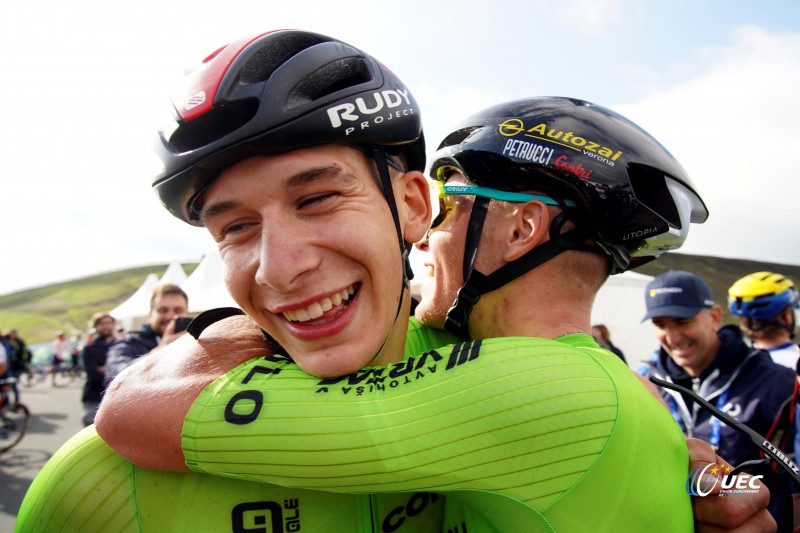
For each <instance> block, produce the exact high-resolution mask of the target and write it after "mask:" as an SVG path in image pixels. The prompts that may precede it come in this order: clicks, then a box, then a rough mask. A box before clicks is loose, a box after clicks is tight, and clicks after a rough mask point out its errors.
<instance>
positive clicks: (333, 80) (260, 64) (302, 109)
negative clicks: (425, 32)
mask: <svg viewBox="0 0 800 533" xmlns="http://www.w3.org/2000/svg"><path fill="white" fill-rule="evenodd" d="M187 81H188V83H187V88H186V91H185V93H184V94H182V95H181V96H180V98H177V99H175V100H173V105H174V111H175V117H174V118H175V122H174V123H173V124H171V125H170V126H169V127H165V128H163V129H162V130H161V131H160V132H159V136H158V142H157V146H156V150H157V153H158V155H159V156H160V158H161V161H162V163H163V170H162V171H161V172H160V173H159V174H158V176H156V177H155V179H154V180H153V187H154V188H155V190H156V193H157V194H158V196H159V198H160V199H161V202H162V203H163V204H164V206H165V207H166V208H167V209H168V210H169V211H170V212H171V213H172V214H173V215H175V216H176V217H178V218H180V219H181V220H183V221H185V222H188V223H190V224H193V225H201V222H200V221H199V218H198V208H199V207H200V206H199V205H198V200H199V199H201V198H202V196H201V195H202V192H203V190H204V189H205V188H206V187H207V186H208V185H209V184H210V183H211V182H212V181H213V180H214V179H215V178H216V176H217V174H218V173H219V171H220V170H222V169H223V168H225V167H226V166H229V165H231V164H233V163H235V162H237V161H239V160H241V159H244V158H246V157H249V156H251V155H257V154H261V155H265V154H274V153H279V152H286V151H290V150H295V149H299V148H305V147H311V146H316V145H321V144H337V143H339V144H350V145H362V146H370V147H376V146H377V147H382V148H383V150H384V151H386V152H388V153H390V154H393V155H396V154H398V153H399V152H400V151H401V150H402V149H403V148H405V150H404V151H403V155H404V157H405V159H406V161H407V163H408V166H409V169H411V170H423V169H424V167H425V144H424V141H423V136H422V126H421V120H420V114H419V108H418V106H417V103H416V101H415V100H414V97H413V96H412V95H411V92H410V91H409V90H408V89H407V88H406V86H405V85H404V84H403V82H401V81H400V80H399V79H398V78H397V77H396V76H395V75H394V74H393V73H392V72H391V71H389V70H388V69H387V68H386V67H385V66H383V65H382V64H381V63H379V62H378V61H377V60H375V59H374V58H373V57H371V56H369V55H368V54H366V53H364V52H362V51H360V50H358V49H356V48H354V47H352V46H350V45H348V44H346V43H343V42H341V41H339V40H336V39H333V38H331V37H326V36H324V35H318V34H315V33H309V32H305V31H295V30H280V31H274V32H269V33H264V34H261V35H256V36H252V37H248V38H244V39H241V40H238V41H236V42H233V43H231V44H229V45H227V46H224V47H222V48H220V49H219V50H217V51H216V52H214V53H212V54H211V55H210V56H208V57H207V58H206V59H204V60H203V62H202V64H201V66H200V67H199V68H198V69H196V70H195V71H193V72H191V73H190V74H189V75H188V79H187ZM381 166H382V165H380V164H378V167H379V172H381V170H382V169H381ZM384 194H386V191H385V190H384ZM392 205H393V203H392Z"/></svg>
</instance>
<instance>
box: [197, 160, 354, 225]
mask: <svg viewBox="0 0 800 533" xmlns="http://www.w3.org/2000/svg"><path fill="white" fill-rule="evenodd" d="M322 179H341V180H342V181H343V182H345V183H346V184H351V183H354V182H355V181H357V178H356V176H355V175H354V174H352V173H351V172H349V171H346V170H344V169H343V168H342V167H340V166H338V165H326V166H320V167H314V168H310V169H307V170H303V171H302V172H298V173H297V174H294V175H293V176H291V177H289V178H288V179H287V180H286V181H284V183H283V189H284V190H290V189H292V188H295V187H300V186H302V185H306V184H309V183H313V182H315V181H317V180H322ZM238 205H239V202H237V201H233V200H223V201H221V202H212V203H208V204H206V205H205V206H204V207H203V208H202V210H201V211H200V221H201V222H202V223H203V225H205V224H206V223H207V222H208V221H209V220H210V219H212V218H214V217H216V216H219V215H221V214H223V213H225V212H226V211H230V210H231V209H234V208H236V207H238Z"/></svg>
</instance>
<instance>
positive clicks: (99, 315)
mask: <svg viewBox="0 0 800 533" xmlns="http://www.w3.org/2000/svg"><path fill="white" fill-rule="evenodd" d="M104 318H110V319H111V320H113V321H114V322H115V323H116V322H117V319H116V318H114V317H113V316H111V314H109V313H106V312H105V311H98V312H97V313H94V314H93V315H92V318H91V319H90V322H91V324H92V327H93V328H96V327H97V323H98V322H100V321H101V320H103V319H104Z"/></svg>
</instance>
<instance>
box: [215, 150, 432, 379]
mask: <svg viewBox="0 0 800 533" xmlns="http://www.w3.org/2000/svg"><path fill="white" fill-rule="evenodd" d="M370 164H371V162H370V161H369V160H368V159H367V158H366V157H365V155H364V153H363V152H362V151H360V150H357V149H355V148H349V147H343V146H335V145H326V146H320V147H313V148H304V149H300V150H295V151H292V152H289V153H286V154H279V155H269V156H255V157H251V158H248V159H245V160H244V161H242V162H240V163H237V164H234V165H233V166H231V167H228V168H226V169H225V170H223V171H222V172H221V173H220V175H219V177H218V178H217V179H216V180H214V182H213V183H212V184H211V185H210V186H209V188H208V189H207V190H206V191H205V192H204V194H203V199H204V205H203V207H202V209H201V211H200V218H201V219H202V221H203V224H204V225H205V226H206V228H208V231H209V232H210V233H211V235H212V236H213V238H214V239H215V240H216V241H217V243H218V244H219V251H220V255H221V256H222V261H223V263H224V265H225V282H226V285H227V287H228V289H229V291H230V292H231V295H232V296H233V298H234V299H235V300H236V301H237V302H238V303H239V304H240V306H241V308H242V310H243V311H244V312H245V313H246V314H247V315H248V316H249V317H250V318H252V319H253V320H254V321H256V322H257V323H258V324H259V325H261V327H262V328H264V329H265V330H266V331H268V332H269V333H270V335H271V336H272V338H273V339H274V340H275V341H276V342H277V343H278V344H279V345H280V346H281V347H283V349H284V350H285V352H286V353H289V354H292V357H293V360H294V362H295V363H296V364H297V365H298V366H299V367H300V368H301V369H303V370H304V371H306V372H308V373H309V374H312V375H315V376H320V377H335V376H341V375H345V374H350V373H353V372H355V371H357V370H359V369H361V368H363V367H364V366H367V365H386V364H388V363H390V362H395V361H396V360H397V356H398V354H401V353H403V347H404V345H405V337H406V327H405V326H406V324H407V318H406V317H407V316H408V306H409V295H408V291H407V289H405V288H403V284H401V282H400V280H402V279H403V270H402V269H403V263H402V261H400V260H399V259H398V257H399V254H398V248H397V246H396V245H395V246H391V245H387V236H388V237H389V239H388V241H389V242H391V236H392V235H394V234H395V228H394V226H393V224H392V218H391V217H390V216H388V215H389V212H388V207H387V204H386V201H385V200H384V198H383V196H382V193H381V190H380V189H379V188H378V186H377V184H376V182H375V180H374V179H373V177H372V171H371V168H370ZM395 172H396V171H395ZM398 174H399V173H398ZM393 185H394V187H395V194H396V195H397V196H398V197H399V198H400V201H398V202H397V205H398V206H399V209H398V210H399V216H400V217H401V220H402V221H403V238H404V240H407V241H408V242H413V241H416V240H418V239H419V238H421V237H422V236H423V235H424V233H425V230H426V228H427V225H428V219H427V218H426V214H427V212H428V209H429V208H428V204H427V195H428V189H427V183H426V181H425V180H424V178H423V176H422V175H421V174H420V173H419V172H416V173H413V172H408V173H403V174H401V175H399V176H398V177H397V179H396V180H394V182H393ZM365 221H370V223H369V224H365ZM401 290H402V291H403V292H402V294H400V292H399V291H401ZM398 300H402V302H401V303H400V304H399V305H400V307H401V308H402V309H403V313H402V314H399V312H398V311H399V308H400V307H398V303H397V302H398Z"/></svg>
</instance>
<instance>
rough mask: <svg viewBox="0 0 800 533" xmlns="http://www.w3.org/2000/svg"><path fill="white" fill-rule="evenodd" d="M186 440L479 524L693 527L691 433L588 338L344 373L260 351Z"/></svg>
mask: <svg viewBox="0 0 800 533" xmlns="http://www.w3.org/2000/svg"><path fill="white" fill-rule="evenodd" d="M183 448H184V454H185V456H186V460H187V464H188V465H189V466H190V468H192V469H193V470H195V471H198V472H208V473H212V474H217V475H222V476H228V477H242V478H247V479H258V480H263V481H268V482H272V483H277V484H280V485H285V486H289V487H298V488H313V489H322V490H329V491H336V492H367V493H381V492H390V491H430V492H438V493H443V494H446V495H447V501H448V504H447V505H448V506H449V505H450V501H451V500H452V501H453V502H454V508H456V505H457V506H461V507H462V508H461V512H464V513H467V512H468V513H471V514H472V515H476V516H473V517H472V519H473V520H474V522H473V523H481V524H482V527H479V528H472V529H470V531H472V530H475V529H477V530H479V531H491V530H497V531H513V530H520V531H521V530H528V529H526V528H527V527H528V526H530V525H532V524H536V525H537V527H539V528H541V530H542V531H558V530H562V531H575V530H586V529H587V528H589V529H591V530H595V531H600V530H628V531H638V530H649V531H653V530H663V531H690V530H691V528H692V527H693V524H692V513H691V505H690V500H689V497H688V495H687V494H686V491H685V488H684V486H685V480H686V475H687V468H688V467H687V465H688V457H687V452H686V445H685V441H684V438H683V435H682V434H681V432H680V430H679V429H678V427H677V426H676V425H675V424H674V422H673V421H672V419H671V417H670V416H669V413H668V412H667V410H665V409H664V408H663V407H662V406H661V405H660V404H659V403H658V402H657V401H656V400H655V399H654V398H653V397H652V396H651V395H650V394H649V393H648V392H647V391H646V390H645V389H644V387H642V386H641V384H640V383H639V382H638V380H637V379H636V378H635V376H634V375H633V373H632V372H631V371H630V370H629V369H628V367H627V366H625V365H624V364H622V363H621V361H619V360H618V358H616V357H615V356H613V355H612V354H609V352H607V351H605V350H602V349H600V348H599V347H598V346H597V345H596V343H594V341H593V340H592V339H591V337H589V336H587V335H571V336H567V337H564V338H561V339H559V340H557V341H553V340H547V339H534V338H503V339H490V340H485V341H482V342H481V341H476V342H473V343H463V344H458V345H451V346H447V347H444V348H441V349H436V350H431V351H428V352H426V353H424V354H422V355H419V356H416V357H409V358H407V359H405V360H404V361H402V362H400V363H396V364H394V365H392V366H389V367H386V368H371V369H366V370H364V371H361V372H359V373H357V374H354V375H351V376H347V377H345V378H341V379H324V380H320V379H318V378H313V377H311V376H308V375H306V374H304V373H303V372H301V371H300V370H299V369H298V368H297V367H296V366H295V365H293V364H292V363H291V362H288V361H285V360H282V359H280V358H273V357H266V358H263V359H255V360H251V361H249V362H247V363H245V364H243V365H241V366H240V367H238V368H236V369H234V370H233V371H231V372H230V373H228V374H227V375H225V376H223V377H221V378H219V379H218V380H217V381H215V382H214V383H212V384H211V385H210V386H209V387H208V388H207V389H206V390H205V391H204V392H203V393H202V394H201V395H200V397H198V399H197V401H196V402H195V403H194V405H193V406H192V408H191V409H190V412H189V414H188V416H187V418H186V420H185V423H184V429H183ZM491 509H494V510H491ZM498 511H501V512H498ZM513 528H518V529H513Z"/></svg>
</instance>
